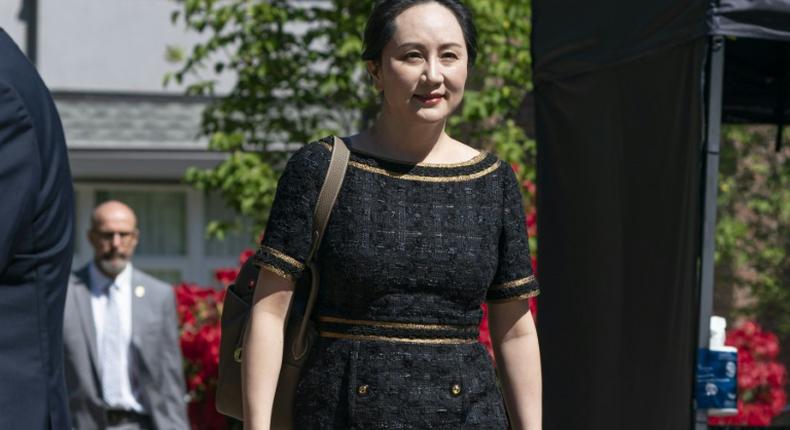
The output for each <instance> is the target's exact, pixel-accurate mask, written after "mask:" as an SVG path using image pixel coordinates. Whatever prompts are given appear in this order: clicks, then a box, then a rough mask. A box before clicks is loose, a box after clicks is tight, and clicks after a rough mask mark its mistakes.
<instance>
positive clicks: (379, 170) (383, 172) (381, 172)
mask: <svg viewBox="0 0 790 430" xmlns="http://www.w3.org/2000/svg"><path fill="white" fill-rule="evenodd" d="M348 164H349V165H350V166H353V167H356V168H357V169H360V170H364V171H366V172H370V173H376V174H379V175H384V176H387V177H390V178H395V179H404V180H407V181H420V182H463V181H471V180H473V179H477V178H480V177H483V176H485V175H487V174H489V173H491V172H493V171H494V170H496V169H498V168H499V164H500V161H499V160H497V162H496V163H494V164H492V165H490V166H488V167H486V168H485V169H483V170H481V171H479V172H475V173H469V174H465V175H453V176H425V175H414V174H411V173H403V174H399V173H395V172H392V171H389V170H387V169H382V168H380V167H373V166H368V165H367V164H364V163H360V162H358V161H349V162H348Z"/></svg>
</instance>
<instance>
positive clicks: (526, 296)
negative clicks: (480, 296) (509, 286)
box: [486, 290, 540, 304]
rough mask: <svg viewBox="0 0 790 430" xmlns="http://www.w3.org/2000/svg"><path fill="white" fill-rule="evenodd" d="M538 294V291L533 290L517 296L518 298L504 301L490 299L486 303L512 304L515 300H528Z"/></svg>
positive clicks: (508, 298)
mask: <svg viewBox="0 0 790 430" xmlns="http://www.w3.org/2000/svg"><path fill="white" fill-rule="evenodd" d="M538 294H540V290H533V291H530V292H527V293H524V294H519V295H518V296H513V297H506V298H504V299H491V300H486V301H487V302H488V303H493V304H499V303H507V302H514V301H516V300H524V299H530V298H532V297H535V296H537V295H538Z"/></svg>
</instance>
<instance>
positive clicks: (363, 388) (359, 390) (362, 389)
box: [357, 384, 368, 396]
mask: <svg viewBox="0 0 790 430" xmlns="http://www.w3.org/2000/svg"><path fill="white" fill-rule="evenodd" d="M357 393H358V394H359V395H360V396H365V395H367V394H368V386H367V385H365V384H362V385H360V386H359V387H357Z"/></svg>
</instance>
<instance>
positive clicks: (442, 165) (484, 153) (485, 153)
mask: <svg viewBox="0 0 790 430" xmlns="http://www.w3.org/2000/svg"><path fill="white" fill-rule="evenodd" d="M321 144H322V145H324V146H325V147H326V149H328V150H330V151H331V150H332V146H331V145H329V144H328V143H326V142H321ZM348 150H349V151H351V153H352V154H357V155H360V156H363V157H369V158H373V159H375V160H381V161H385V162H387V163H393V164H401V165H404V166H415V167H429V168H432V169H453V168H456V167H466V166H471V165H473V164H477V163H479V162H481V161H483V160H484V159H485V158H486V157H487V156H488V151H484V150H479V151H478V154H477V155H475V156H474V157H472V158H470V159H468V160H466V161H458V162H455V163H425V162H419V163H411V162H408V161H401V160H393V159H391V158H386V157H382V156H379V155H374V154H371V153H369V152H364V151H360V150H358V149H352V148H351V147H348Z"/></svg>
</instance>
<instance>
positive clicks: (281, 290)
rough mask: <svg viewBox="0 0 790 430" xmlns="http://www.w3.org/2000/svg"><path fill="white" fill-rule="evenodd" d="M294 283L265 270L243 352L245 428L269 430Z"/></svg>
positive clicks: (259, 277) (257, 287) (254, 298)
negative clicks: (286, 319) (286, 318)
mask: <svg viewBox="0 0 790 430" xmlns="http://www.w3.org/2000/svg"><path fill="white" fill-rule="evenodd" d="M293 289H294V283H293V282H292V281H290V280H288V279H285V278H283V277H282V276H278V275H275V274H274V273H272V272H270V271H268V270H266V269H261V271H260V274H259V275H258V283H257V286H256V287H255V294H254V296H253V307H252V311H251V314H250V321H249V322H248V324H249V325H248V326H247V331H246V333H245V339H244V349H243V351H242V354H243V355H242V361H241V375H242V391H243V399H244V424H245V425H244V428H245V429H248V430H268V429H269V426H270V425H271V416H272V405H273V403H274V392H275V390H276V389H277V378H278V377H279V376H280V366H281V364H282V359H283V332H284V327H285V317H286V315H287V313H288V306H289V304H290V302H291V296H292V295H293Z"/></svg>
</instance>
